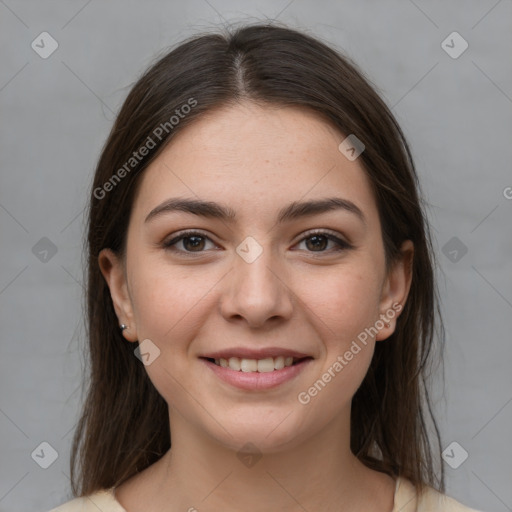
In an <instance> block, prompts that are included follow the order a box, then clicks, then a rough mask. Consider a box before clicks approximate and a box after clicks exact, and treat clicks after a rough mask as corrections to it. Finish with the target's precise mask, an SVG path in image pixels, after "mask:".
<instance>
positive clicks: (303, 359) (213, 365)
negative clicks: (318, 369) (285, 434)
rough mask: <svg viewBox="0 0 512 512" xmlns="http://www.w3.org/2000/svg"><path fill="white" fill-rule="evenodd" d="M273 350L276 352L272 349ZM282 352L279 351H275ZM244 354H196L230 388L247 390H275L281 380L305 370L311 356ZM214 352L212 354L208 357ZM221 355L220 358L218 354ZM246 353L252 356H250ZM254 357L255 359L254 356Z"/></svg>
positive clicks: (294, 376) (289, 382)
mask: <svg viewBox="0 0 512 512" xmlns="http://www.w3.org/2000/svg"><path fill="white" fill-rule="evenodd" d="M276 352H277V351H276ZM279 352H282V351H279ZM253 354H254V352H252V353H247V351H246V353H245V354H240V351H239V353H238V355H239V356H242V355H244V356H245V357H237V356H230V355H229V353H228V352H227V351H226V352H222V353H217V354H209V355H208V356H203V357H200V358H199V360H200V361H202V362H203V364H205V365H206V367H207V368H209V370H210V371H211V372H212V374H213V375H214V376H215V377H216V378H218V379H220V381H222V382H224V383H225V384H228V385H230V386H232V387H235V388H238V389H241V390H243V391H249V392H264V391H267V390H268V391H270V390H272V389H278V388H280V387H281V386H282V385H285V383H288V384H289V385H291V383H292V382H293V381H294V380H295V379H296V378H298V376H299V375H301V374H302V373H303V372H305V371H306V369H307V368H308V366H309V365H310V363H312V362H313V360H314V358H313V357H311V356H306V355H304V354H298V353H295V354H294V355H291V354H290V353H288V354H286V355H276V354H275V352H274V354H273V356H271V355H270V354H269V353H268V352H267V353H266V354H262V353H258V354H254V355H253ZM213 355H215V357H211V356H213ZM221 356H222V357H221ZM248 356H253V357H252V358H250V357H248ZM255 356H256V357H257V358H255Z"/></svg>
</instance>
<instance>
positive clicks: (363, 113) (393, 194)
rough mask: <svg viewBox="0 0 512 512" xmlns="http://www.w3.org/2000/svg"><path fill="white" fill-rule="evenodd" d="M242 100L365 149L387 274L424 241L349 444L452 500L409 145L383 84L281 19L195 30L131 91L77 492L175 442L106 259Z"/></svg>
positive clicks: (103, 200)
mask: <svg viewBox="0 0 512 512" xmlns="http://www.w3.org/2000/svg"><path fill="white" fill-rule="evenodd" d="M243 101H253V102H257V103H258V104H261V105H263V106H278V107H283V106H290V107H296V108H303V109H308V110H309V111H312V112H315V113H316V114H317V115H319V116H321V117H322V119H324V120H325V121H326V122H327V123H329V124H330V125H331V126H334V127H335V128H336V129H337V130H338V131H339V132H340V133H341V134H342V135H345V136H348V135H349V134H355V135H356V136H357V138H358V139H359V140H360V141H361V142H362V143H363V144H364V145H365V150H364V152H363V153H362V154H361V155H360V156H359V159H358V162H359V163H360V164H361V166H362V167H363V169H364V171H365V173H366V174H367V176H368V177H369V181H370V183H371V188H372V191H373V194H374V197H375V200H376V204H377V207H378V212H379V217H380V221H381V229H382V239H383V244H384V251H385V255H386V265H387V268H388V269H389V268H390V265H391V264H392V263H393V262H394V261H396V258H397V257H398V256H399V249H400V246H401V244H402V242H403V241H405V240H411V241H412V242H413V243H414V258H413V262H412V268H411V269H410V270H411V273H412V283H411V288H410V291H409V296H408V300H407V302H406V304H405V306H404V309H403V310H402V314H401V315H400V317H399V318H398V319H397V321H396V329H395V331H394V333H393V334H392V335H391V336H390V338H389V339H388V340H387V341H386V342H384V343H377V344H376V347H375V352H374V355H373V358H372V361H371V364H370V367H369V370H368V372H367V374H366V376H365V378H364V380H363V382H362V384H361V386H360V387H359V389H358V390H357V392H356V393H355V395H354V397H353V400H352V412H351V436H350V445H351V450H352V452H353V453H354V454H355V455H356V456H357V457H358V459H359V460H360V461H361V462H362V463H364V464H365V465H366V466H368V467H370V468H372V469H374V470H377V471H380V472H384V473H387V474H389V475H390V476H393V477H395V478H396V477H398V476H401V477H405V478H408V479H409V480H410V481H411V482H412V483H413V485H414V486H415V487H416V489H417V491H418V492H422V491H423V490H424V486H425V485H429V486H432V487H435V488H437V489H439V490H440V491H442V492H444V470H443V466H442V462H441V461H440V457H439V456H440V451H441V450H440V448H441V439H440V435H439V430H438V427H437V425H436V422H435V419H434V417H433V413H432V407H431V399H430V398H429V393H428V385H427V378H428V377H429V372H428V370H429V369H431V368H432V365H431V363H432V362H433V350H432V348H433V346H434V345H435V341H436V326H437V327H439V329H440V333H442V336H443V335H444V328H443V326H442V318H441V315H440V308H439V300H438V291H437V287H436V283H435V279H434V252H433V250H432V243H431V239H430V234H429V227H428V223H427V220H426V216H425V214H424V212H423V207H422V204H421V202H422V201H421V200H420V194H419V190H420V189H419V181H418V177H417V174H416V170H415V166H414V163H413V159H412V156H411V151H410V149H409V146H408V144H407V142H406V140H405V137H404V134H403V132H402V130H401V128H400V126H399V125H398V123H397V121H396V119H395V118H394V116H393V114H392V113H391V111H390V110H389V108H388V107H387V106H386V105H385V103H384V102H383V100H382V99H381V98H380V97H379V94H378V93H377V92H376V89H375V86H373V85H371V82H370V81H369V80H368V78H366V77H365V76H364V74H363V73H362V72H361V71H360V70H359V69H358V68H357V66H356V65H355V64H354V63H353V62H352V61H351V60H350V59H349V58H348V57H346V56H343V55H342V54H341V53H340V52H338V51H337V50H335V49H333V48H331V47H330V45H328V44H326V43H324V42H322V41H320V40H319V39H318V38H316V37H313V36H310V35H308V34H306V33H305V32H301V31H297V30H294V29H290V28H288V27H286V26H283V25H281V24H280V25H277V24H276V23H268V24H262V23H260V24H255V25H245V26H242V27H238V28H236V29H226V30H225V31H224V32H221V33H207V34H201V35H196V36H194V37H192V38H190V39H187V40H186V41H184V42H182V43H181V44H179V45H178V46H177V47H175V48H174V49H173V50H172V51H170V52H168V53H166V54H165V55H164V56H163V57H160V58H159V59H158V60H157V61H156V62H155V63H153V64H152V65H151V67H149V69H147V70H146V71H145V72H144V74H143V75H142V76H141V77H140V78H139V80H138V81H137V82H136V83H135V85H134V86H133V88H132V89H131V91H130V92H129V94H128V96H127V98H126V100H125V101H124V103H123V105H122V107H121V110H120V112H119V114H118V116H117V119H116V121H115V123H114V126H113V127H112V130H111V132H110V134H109V137H108V139H107V141H106V143H105V145H104V147H103V150H102V153H101V156H100V158H99V162H98V165H97V168H96V172H95V176H94V181H93V185H92V188H91V193H90V203H89V212H88V214H89V216H88V226H87V229H88V237H87V241H86V243H87V260H88V261H87V287H86V290H87V291H86V301H87V302H86V306H85V308H86V312H87V316H86V321H87V325H86V329H87V335H88V351H89V354H88V355H87V358H88V359H87V362H88V363H89V365H90V367H88V368H87V371H86V372H84V374H85V375H86V377H85V381H84V387H83V389H87V393H86V397H85V400H84V401H83V406H82V407H83V408H82V411H81V416H80V419H79V422H78V424H77V428H76V430H75V434H74V438H73V445H72V453H71V486H72V492H73V493H74V495H75V496H83V495H87V494H90V493H93V492H95V491H97V490H100V489H103V488H110V487H112V486H118V485H120V484H121V483H122V482H124V481H126V480H127V479H128V478H130V477H131V476H133V475H135V474H136V473H138V472H140V471H142V470H144V469H145V468H146V467H148V466H150V465H151V464H153V463H154V462H156V461H157V460H158V459H159V458H160V457H162V455H164V453H165V452H166V451H167V450H169V448H170V446H171V432H170V428H169V417H168V407H167V404H166V402H165V400H164V399H163V398H162V396H161V395H160V394H159V393H158V392H157V390H156V389H155V387H154V386H153V384H152V382H151V381H150V379H149V377H148V375H147V373H146V371H145V368H144V365H143V364H142V363H141V362H140V361H139V360H138V358H136V357H134V352H133V345H132V344H130V343H126V341H125V340H124V338H123V336H122V334H121V332H120V329H119V326H118V319H117V317H116V314H115V311H114V307H113V303H112V300H111V296H110V292H109V288H108V286H107V283H106V282H105V279H104V278H103V276H102V274H101V272H100V269H99V265H98V255H99V253H100V251H101V250H102V249H104V248H110V249H111V250H113V251H114V252H116V253H117V254H118V255H121V256H124V254H125V244H126V234H127V229H128V225H129V220H130V213H131V210H132V206H133V202H134V196H135V193H136V190H137V183H138V182H140V176H141V175H142V172H143V171H144V169H145V168H146V167H147V166H148V165H149V164H150V163H151V162H152V161H153V160H154V159H155V157H156V156H157V155H158V154H159V153H160V152H161V150H162V148H164V147H165V146H166V144H167V143H168V142H169V141H171V140H172V138H173V136H174V135H175V134H176V133H178V132H179V131H180V130H182V129H183V128H184V127H185V126H188V125H189V124H190V123H192V122H193V121H194V120H195V119H199V118H201V116H203V115H204V114H205V113H208V112H211V111H213V110H214V109H216V108H221V107H228V106H231V105H236V104H237V103H238V102H243ZM184 105H189V106H190V107H191V108H188V109H187V108H185V107H184ZM180 113H181V114H183V115H180ZM173 116H174V118H175V119H174V121H173V120H172V118H173ZM178 118H179V119H178ZM176 119H178V122H176ZM340 140H341V139H340ZM149 141H151V143H150V142H149ZM143 147H146V151H145V152H143V151H140V154H139V150H140V149H141V148H143ZM135 153H136V154H137V157H136V158H135V156H134V155H135ZM142 153H145V155H144V156H141V155H142ZM123 171H124V172H123ZM438 320H439V322H438ZM443 339H444V338H443ZM427 420H430V422H431V424H430V427H433V428H432V429H431V428H430V427H429V425H428V422H427ZM432 434H433V438H434V441H435V442H432V440H431V435H432ZM437 464H439V465H440V470H439V469H438V470H437V471H436V465H437Z"/></svg>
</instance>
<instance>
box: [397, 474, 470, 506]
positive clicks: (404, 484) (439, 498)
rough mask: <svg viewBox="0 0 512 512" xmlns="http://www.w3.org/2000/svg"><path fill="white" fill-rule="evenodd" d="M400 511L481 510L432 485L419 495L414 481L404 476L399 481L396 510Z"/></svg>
mask: <svg viewBox="0 0 512 512" xmlns="http://www.w3.org/2000/svg"><path fill="white" fill-rule="evenodd" d="M398 510H399V511H400V512H409V510H410V511H411V512H413V511H414V512H480V511H478V510H475V509H473V508H469V507H466V506H465V505H463V504H462V503H460V502H458V501H457V500H455V499H454V498H452V497H450V496H448V495H446V494H443V493H441V492H439V491H437V490H436V489H434V488H432V487H426V488H425V489H424V491H423V492H422V493H421V494H420V495H419V496H418V495H417V494H416V491H415V489H414V486H413V485H412V483H411V482H410V481H409V480H407V479H404V478H400V479H399V482H397V490H396V494H395V508H394V509H393V512H395V511H398Z"/></svg>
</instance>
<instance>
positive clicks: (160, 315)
mask: <svg viewBox="0 0 512 512" xmlns="http://www.w3.org/2000/svg"><path fill="white" fill-rule="evenodd" d="M344 138H345V136H344V135H342V134H341V133H339V132H338V131H337V130H335V129H334V128H333V127H331V126H330V125H329V124H327V123H326V122H325V121H324V120H322V119H321V118H319V117H317V116H316V115H315V114H314V113H310V112H308V111H305V110H302V109H297V108H292V107H283V108H276V107H261V106H257V105H254V104H252V103H245V104H239V105H236V106H232V107H229V108H223V109H221V110H217V111H214V112H211V113H209V114H208V115H206V116H203V117H202V118H200V119H199V120H197V121H195V122H194V123H192V124H191V125H189V126H188V127H187V128H185V129H183V131H181V132H180V133H179V134H178V135H177V136H176V137H175V138H174V139H173V140H172V141H171V143H170V144H169V145H168V146H167V147H166V149H165V150H164V151H163V152H162V153H161V154H160V155H159V156H158V158H157V159H156V160H155V161H154V162H153V163H152V164H151V165H150V166H149V167H148V168H147V169H146V171H145V172H144V174H143V176H142V179H141V182H140V184H139V188H138V191H137V195H136V198H135V201H134V204H133V209H132V214H131V217H130V223H129V228H128V233H127V246H126V255H125V257H124V259H120V258H118V257H117V256H116V255H115V254H113V253H112V252H111V251H109V250H104V251H103V252H102V253H101V255H100V259H99V263H100V267H101V269H102V272H103V274H104V276H105V278H106V280H107V282H108V284H109V286H110V290H111V294H112V299H113V301H114V306H115V309H116V313H117V315H118V318H119V323H120V324H121V323H123V324H126V325H128V326H129V327H128V329H126V330H125V331H124V332H123V334H124V336H125V337H126V339H127V340H129V341H134V342H135V341H137V340H138V341H139V343H143V345H141V347H142V352H143V353H148V354H149V355H147V356H146V358H147V362H148V363H149V364H147V365H146V366H145V369H146V371H147V373H148V375H149V378H150V379H151V380H152V382H153V384H154V385H155V387H156V388H157V390H158V391H159V393H160V394H161V395H162V396H163V397H164V399H165V400H166V402H167V403H168V405H169V406H170V410H171V431H172V430H173V414H179V417H180V421H182V422H185V423H186V424H187V425H188V426H189V427H190V428H191V429H192V430H193V431H195V432H198V433H200V434H201V435H205V436H209V437H211V438H214V439H216V440H217V441H219V442H221V443H222V444H224V445H226V446H229V447H232V448H234V449H239V448H240V446H243V445H244V444H245V443H246V442H248V441H250V442H252V443H253V444H255V445H256V446H257V447H258V448H259V449H260V450H261V451H263V452H265V451H268V452H271V451H279V450H280V449H284V448H285V447H290V446H293V445H294V444H296V443H300V442H302V441H304V440H306V439H308V438H312V437H313V436H315V434H319V433H320V432H321V431H322V430H323V429H325V428H326V427H327V425H329V424H332V423H333V421H334V422H341V423H343V422H346V421H347V420H348V418H349V413H350V403H351V399H352V397H353V395H354V394H355V392H356V390H357V388H358V387H359V385H360V384H361V382H362V380H363V379H364V376H365V374H366V371H367V369H368V366H369V364H370V361H371V358H372V355H373V351H374V346H375V343H376V342H384V343H385V341H382V340H385V339H386V338H387V337H388V336H389V335H390V334H391V333H392V331H393V329H394V327H395V323H396V318H397V316H398V315H399V311H400V309H401V308H402V305H403V304H404V302H405V300H406V296H407V293H408V290H409V285H410V276H409V273H408V271H407V268H408V265H407V264H406V263H407V261H408V259H409V258H410V257H411V256H412V247H411V246H410V243H408V244H405V245H404V247H403V259H402V260H398V261H397V262H396V264H394V265H393V266H392V269H391V271H390V272H386V265H385V257H384V247H383V242H382V237H381V224H380V221H379V214H378V210H377V205H376V203H375V199H374V197H373V195H372V192H371V189H370V184H369V181H368V178H367V177H366V175H365V172H364V171H363V168H362V167H361V165H360V164H359V162H358V160H357V159H356V160H355V161H349V160H348V159H347V158H346V157H345V156H344V155H343V154H342V153H341V152H340V151H339V149H338V146H339V144H340V142H341V141H342V140H343V139H344ZM180 200H182V201H190V200H193V201H196V202H207V203H208V204H206V206H208V207H209V208H206V207H205V206H204V204H203V207H202V208H199V207H198V205H200V203H196V204H195V205H194V204H188V205H187V204H185V203H180V204H181V206H179V207H178V208H176V206H177V201H180ZM329 200H332V201H330V203H329ZM326 204H328V205H330V208H326ZM301 205H302V206H301ZM221 213H222V214H223V215H221ZM386 323H389V327H388V326H387V325H386ZM143 340H146V341H143ZM135 347H136V345H135V344H134V349H135ZM283 364H285V367H284V368H283V367H282V366H283ZM290 364H291V366H290ZM226 365H228V367H226ZM239 365H241V367H242V369H241V370H237V369H238V368H239ZM276 368H277V369H276ZM272 369H273V371H271V370H272ZM172 411H176V412H175V413H173V412H172Z"/></svg>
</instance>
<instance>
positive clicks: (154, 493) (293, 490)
mask: <svg viewBox="0 0 512 512" xmlns="http://www.w3.org/2000/svg"><path fill="white" fill-rule="evenodd" d="M347 417H348V415H347V416H345V418H347ZM171 420H172V422H171V432H172V433H173V435H172V440H173V445H172V449H171V450H169V451H168V452H167V453H166V454H165V455H164V456H163V457H162V459H160V461H158V462H157V463H156V464H155V465H154V468H152V472H151V475H152V476H151V482H152V483H151V492H149V493H148V494H147V499H149V500H151V501H152V502H154V503H155V510H157V509H159V510H162V511H163V510H165V511H169V512H170V511H174V510H187V511H190V512H194V511H195V510H197V511H201V512H203V511H207V510H212V511H214V510H223V511H225V512H230V511H235V510H237V511H238V510H240V509H243V510H244V511H247V512H256V511H263V510H265V511H271V510H279V511H284V512H292V511H294V512H295V511H299V510H300V511H303V510H308V511H315V510H322V511H323V512H329V511H331V510H332V511H337V512H340V511H349V510H350V511H351V512H353V511H358V510H361V511H362V510H365V511H370V510H380V511H382V510H384V511H391V510H392V508H393V492H391V493H390V489H391V491H394V482H393V480H392V479H391V478H390V477H389V476H387V475H384V474H383V473H378V472H376V471H373V470H370V469H369V468H367V467H366V466H364V465H363V464H362V463H361V462H360V461H359V460H358V459H357V458H356V457H355V456H354V455H353V454H352V453H351V451H350V435H349V432H350V425H349V424H348V423H349V422H347V421H343V419H336V420H335V421H333V422H331V423H330V424H328V425H327V426H326V427H325V428H324V429H323V431H321V432H318V433H317V434H315V435H314V436H311V437H310V438H308V439H307V440H305V441H302V442H299V441H296V442H295V443H294V444H293V445H292V444H289V445H288V446H286V447H281V448H280V449H279V450H278V451H273V452H272V453H268V452H265V453H264V454H261V453H260V452H258V451H255V453H252V454H242V453H240V452H239V451H238V452H237V450H236V449H229V448H227V447H226V446H225V445H223V444H220V443H219V442H218V441H217V440H215V439H213V438H211V437H208V436H205V435H204V433H200V432H198V431H196V430H195V429H194V427H193V426H191V425H190V424H188V423H185V422H184V421H183V418H182V417H181V416H177V417H174V418H172V417H171ZM242 444H243V443H242ZM148 476H149V475H148ZM147 488H149V484H148V487H147ZM157 501H158V503H159V504H158V506H156V502H157ZM383 505H385V506H383ZM147 510H152V508H147Z"/></svg>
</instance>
